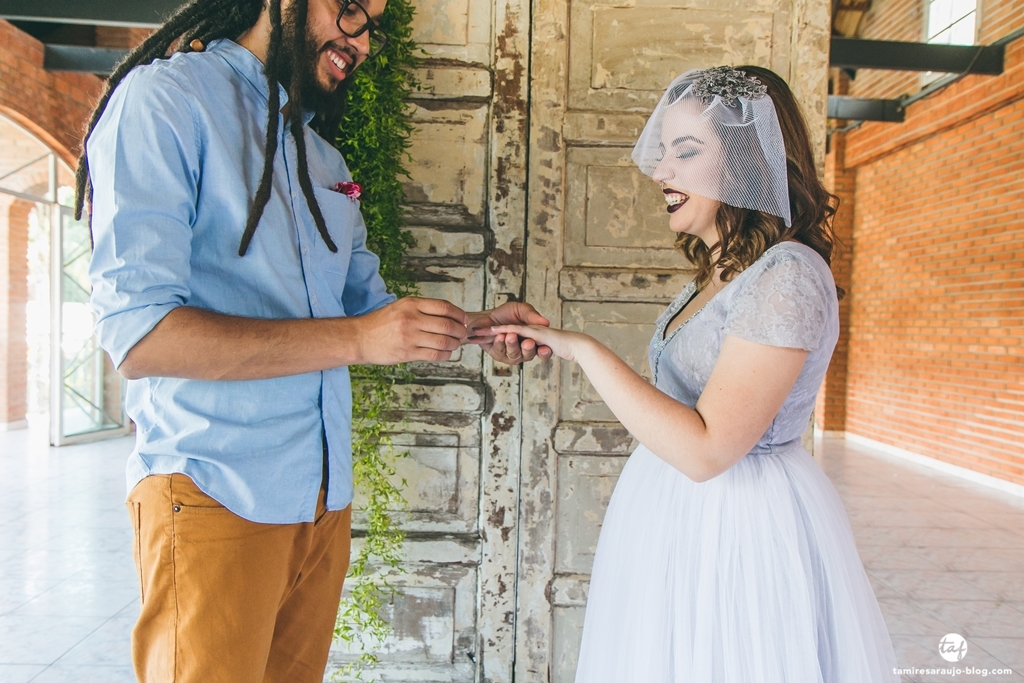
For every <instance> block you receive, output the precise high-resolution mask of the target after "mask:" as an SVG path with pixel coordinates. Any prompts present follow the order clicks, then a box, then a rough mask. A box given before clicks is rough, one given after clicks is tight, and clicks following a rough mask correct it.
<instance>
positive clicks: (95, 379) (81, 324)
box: [0, 115, 129, 446]
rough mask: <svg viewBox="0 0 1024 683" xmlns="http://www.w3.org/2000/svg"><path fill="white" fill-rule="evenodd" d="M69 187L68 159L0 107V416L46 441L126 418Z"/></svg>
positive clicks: (103, 432)
mask: <svg viewBox="0 0 1024 683" xmlns="http://www.w3.org/2000/svg"><path fill="white" fill-rule="evenodd" d="M73 188H74V175H73V173H72V171H71V169H70V168H69V167H68V166H67V164H66V163H65V162H64V161H63V160H62V159H61V158H60V157H59V156H58V155H57V154H56V153H55V152H54V151H53V150H52V149H50V148H49V147H47V146H46V145H45V144H44V143H43V142H41V141H40V140H39V139H38V138H37V137H36V136H35V135H33V134H32V133H30V132H29V131H27V130H25V129H24V128H23V127H21V126H19V125H18V124H17V123H15V122H13V121H11V120H10V119H7V118H5V117H3V116H2V115H0V267H2V268H3V271H4V272H3V277H2V278H0V280H2V282H0V326H2V328H3V332H4V334H3V337H2V340H0V344H2V346H0V424H2V425H3V426H4V428H5V429H17V428H21V427H28V426H32V427H33V428H39V429H43V430H46V431H47V432H48V434H49V438H50V443H52V444H53V445H55V446H60V445H65V444H69V443H75V442H79V441H83V440H89V439H95V438H105V437H108V436H117V435H121V434H123V433H125V432H126V431H127V429H128V427H129V423H128V420H127V419H126V417H125V414H124V407H123V405H124V402H123V395H124V383H123V381H122V379H121V377H120V376H119V375H118V374H117V372H116V371H115V370H114V368H113V366H112V364H111V362H110V359H109V358H108V357H107V354H106V353H104V352H103V350H102V349H100V347H99V345H98V343H97V342H96V338H95V336H94V335H93V327H94V325H95V318H94V316H93V313H92V311H91V309H90V308H89V292H90V285H89V278H88V267H89V256H90V241H89V229H88V225H87V224H86V223H85V222H84V221H76V220H74V216H73V212H72V209H71V204H72V201H73V197H74V189H73Z"/></svg>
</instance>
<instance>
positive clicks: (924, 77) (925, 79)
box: [921, 0, 982, 88]
mask: <svg viewBox="0 0 1024 683" xmlns="http://www.w3.org/2000/svg"><path fill="white" fill-rule="evenodd" d="M923 2H924V24H923V26H922V27H921V39H922V42H925V43H931V42H932V38H934V36H929V35H928V29H929V23H930V22H929V19H930V14H931V10H932V5H933V4H934V3H935V2H936V0H923ZM981 5H982V3H981V2H980V0H974V9H973V10H971V12H973V13H974V36H973V37H972V39H971V43H970V44H971V45H977V44H978V35H979V34H980V33H981ZM971 12H967V13H965V14H963V15H961V16H960V17H959V18H958V19H956V21H953V22H952V23H950V24H948V25H947V26H945V27H944V28H943V29H942V30H941V31H939V32H938V33H936V34H935V35H936V36H937V35H939V34H941V33H942V32H943V31H946V30H947V29H949V28H951V27H952V26H954V25H955V24H957V23H958V22H960V21H962V20H963V19H965V18H966V17H968V16H969V15H970V14H971ZM935 44H938V45H954V44H955V45H961V44H962V43H935ZM943 76H945V74H944V73H942V72H937V71H926V72H924V73H923V74H921V87H922V88H923V87H925V86H926V85H928V84H930V83H932V82H933V81H936V80H938V79H939V78H941V77H943Z"/></svg>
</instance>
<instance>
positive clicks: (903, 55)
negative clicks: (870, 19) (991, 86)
mask: <svg viewBox="0 0 1024 683" xmlns="http://www.w3.org/2000/svg"><path fill="white" fill-rule="evenodd" d="M1004 51H1005V46H1003V45H988V46H985V45H932V44H930V43H903V42H898V41H895V40H864V39H861V38H840V37H833V38H832V54H831V57H830V60H829V61H830V63H831V65H832V66H835V67H839V68H843V69H886V70H891V71H935V72H938V73H972V74H988V75H990V76H996V75H998V74H1001V73H1003V53H1004Z"/></svg>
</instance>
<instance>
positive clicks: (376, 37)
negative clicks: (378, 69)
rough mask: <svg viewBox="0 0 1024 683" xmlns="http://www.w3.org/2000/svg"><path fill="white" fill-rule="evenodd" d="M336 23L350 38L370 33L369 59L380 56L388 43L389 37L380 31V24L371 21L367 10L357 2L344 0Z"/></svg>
mask: <svg viewBox="0 0 1024 683" xmlns="http://www.w3.org/2000/svg"><path fill="white" fill-rule="evenodd" d="M336 23H337V24H338V30H339V31H341V32H342V33H344V34H345V35H346V36H348V37H349V38H358V37H359V36H361V35H363V34H364V33H366V32H367V31H369V32H370V54H369V56H367V59H373V58H374V57H376V56H377V55H379V54H380V51H381V50H383V49H384V46H385V45H387V43H388V37H387V36H386V35H384V32H383V31H381V30H380V24H378V23H377V22H375V21H374V20H373V19H371V18H370V14H369V12H367V11H366V8H365V7H363V6H362V5H360V4H359V3H358V2H356V0H343V2H342V3H341V9H340V10H339V11H338V19H337V20H336Z"/></svg>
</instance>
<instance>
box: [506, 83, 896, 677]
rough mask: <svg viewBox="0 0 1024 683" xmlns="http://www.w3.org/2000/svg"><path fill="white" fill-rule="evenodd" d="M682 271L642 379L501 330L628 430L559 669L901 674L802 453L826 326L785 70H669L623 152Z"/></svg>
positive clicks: (827, 207)
mask: <svg viewBox="0 0 1024 683" xmlns="http://www.w3.org/2000/svg"><path fill="white" fill-rule="evenodd" d="M633 159H634V160H635V161H636V162H637V164H638V165H639V166H640V168H641V170H642V171H644V172H645V173H647V174H648V175H650V176H651V177H652V178H653V179H654V180H655V181H657V182H659V183H661V185H662V187H663V190H664V193H665V199H666V202H667V204H668V207H667V210H668V212H669V218H668V222H669V227H670V228H671V229H672V230H673V231H674V232H676V233H677V235H678V237H677V240H676V246H677V248H678V249H679V251H681V252H682V253H683V254H684V255H685V256H686V257H687V258H688V259H689V261H690V262H691V263H692V264H693V266H694V270H695V278H694V280H693V281H692V282H690V283H689V284H688V285H687V286H686V287H685V288H684V289H683V291H682V292H681V293H680V294H679V296H678V297H677V298H676V300H675V301H674V302H673V303H672V304H671V305H670V306H669V307H668V309H667V310H666V311H665V313H664V314H662V316H661V317H660V318H659V319H658V321H657V333H656V334H655V336H654V339H653V340H652V341H651V344H650V348H649V360H650V364H651V370H652V372H653V375H654V384H653V386H652V384H651V383H649V382H648V381H647V380H645V379H643V378H642V377H641V376H640V375H638V374H637V373H636V372H634V371H633V370H632V369H631V368H630V367H629V366H627V365H626V364H625V363H624V362H623V361H622V360H620V359H619V358H618V357H617V356H615V354H614V353H612V352H611V351H610V350H609V349H608V348H606V347H605V346H603V345H602V344H600V343H599V342H597V341H596V340H595V339H593V338H591V337H589V336H587V335H584V334H580V333H576V332H568V331H563V330H557V329H548V328H544V327H524V326H503V327H496V328H493V332H494V333H496V334H515V335H520V336H522V337H525V338H529V339H533V340H535V341H536V342H537V344H538V345H546V346H549V347H550V348H551V349H552V350H553V352H554V353H555V355H557V356H559V357H560V358H563V359H565V360H569V361H575V362H577V363H579V364H580V366H581V367H582V369H583V370H584V372H586V374H587V377H588V378H589V379H590V381H591V383H592V384H593V385H594V387H595V388H596V389H597V391H598V392H599V393H600V394H601V397H602V398H603V399H604V401H605V403H606V404H607V405H608V406H609V408H611V410H612V411H613V412H614V413H615V415H616V417H617V418H618V419H619V420H620V421H621V422H622V424H623V425H625V427H626V428H627V429H629V431H630V433H632V434H633V436H635V437H636V439H637V440H638V441H639V442H640V444H641V445H640V446H639V447H638V448H637V449H636V450H635V451H634V452H633V454H632V455H631V456H630V458H629V461H628V462H627V464H626V466H625V468H624V469H623V471H622V475H621V477H620V479H619V481H618V483H617V484H616V488H615V492H614V494H613V496H612V499H611V503H610V505H609V507H608V511H607V513H606V516H605V519H604V525H603V528H602V529H601V536H600V541H599V542H598V547H597V555H596V558H595V561H594V570H593V575H592V580H591V585H590V595H589V600H588V604H587V615H586V621H585V625H584V629H583V643H582V646H581V650H580V657H579V666H578V668H577V672H576V681H577V683H876V682H880V681H886V682H891V681H898V680H899V677H898V676H897V675H896V674H895V672H894V667H895V666H896V661H895V656H894V654H893V649H892V644H891V642H890V639H889V634H888V632H887V630H886V627H885V623H884V621H883V619H882V615H881V612H880V611H879V608H878V603H877V601H876V599H875V596H874V593H873V592H872V589H871V586H870V584H869V583H868V579H867V575H866V573H865V571H864V567H863V565H862V564H861V561H860V558H859V557H858V555H857V549H856V547H855V545H854V539H853V534H852V531H851V529H850V524H849V520H848V519H847V516H846V512H845V510H844V509H843V505H842V502H841V501H840V499H839V496H838V494H837V493H836V491H835V488H834V487H833V486H832V484H831V482H830V481H829V480H828V478H827V477H826V476H825V475H824V473H823V472H822V471H821V469H820V468H819V467H818V464H817V463H816V462H815V461H814V459H813V458H812V457H811V456H810V454H808V452H807V451H806V450H804V449H803V448H802V447H801V445H800V437H801V434H802V433H803V431H804V429H805V427H806V425H807V423H808V419H809V417H810V415H811V413H812V411H813V410H814V404H815V397H816V395H817V392H818V388H819V387H820V386H821V382H822V379H823V378H824V375H825V371H826V369H827V367H828V363H829V360H830V358H831V356H832V350H833V348H834V347H835V344H836V340H837V338H838V335H839V317H838V295H839V294H838V293H837V290H836V285H835V283H834V281H833V279H832V274H831V272H830V270H829V260H830V257H831V254H832V243H833V239H832V233H831V219H832V216H833V214H834V213H835V209H834V198H833V197H832V196H831V195H829V194H828V192H826V190H825V189H824V188H823V187H822V185H821V183H820V181H819V180H818V177H817V175H816V173H815V168H814V160H813V156H812V152H811V149H810V144H809V141H808V136H807V130H806V126H805V124H804V121H803V118H802V116H801V114H800V111H799V108H798V106H797V104H796V101H795V99H794V97H793V95H792V92H791V91H790V90H789V87H788V86H787V85H786V83H785V81H783V80H782V79H781V78H779V77H778V76H777V75H776V74H774V73H773V72H771V71H768V70H766V69H761V68H757V67H740V68H739V70H734V69H731V68H727V67H717V68H714V69H706V70H700V71H692V72H689V73H686V74H684V75H683V76H680V77H679V78H677V79H676V80H675V81H673V83H672V85H671V86H670V87H669V89H668V91H667V92H666V93H665V95H664V97H663V98H662V100H661V102H660V104H659V105H658V108H657V109H656V110H655V112H654V114H653V115H652V116H651V119H650V120H649V121H648V123H647V126H646V127H645V129H644V131H643V133H642V135H641V137H640V140H639V141H638V142H637V145H636V148H635V149H634V151H633Z"/></svg>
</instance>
